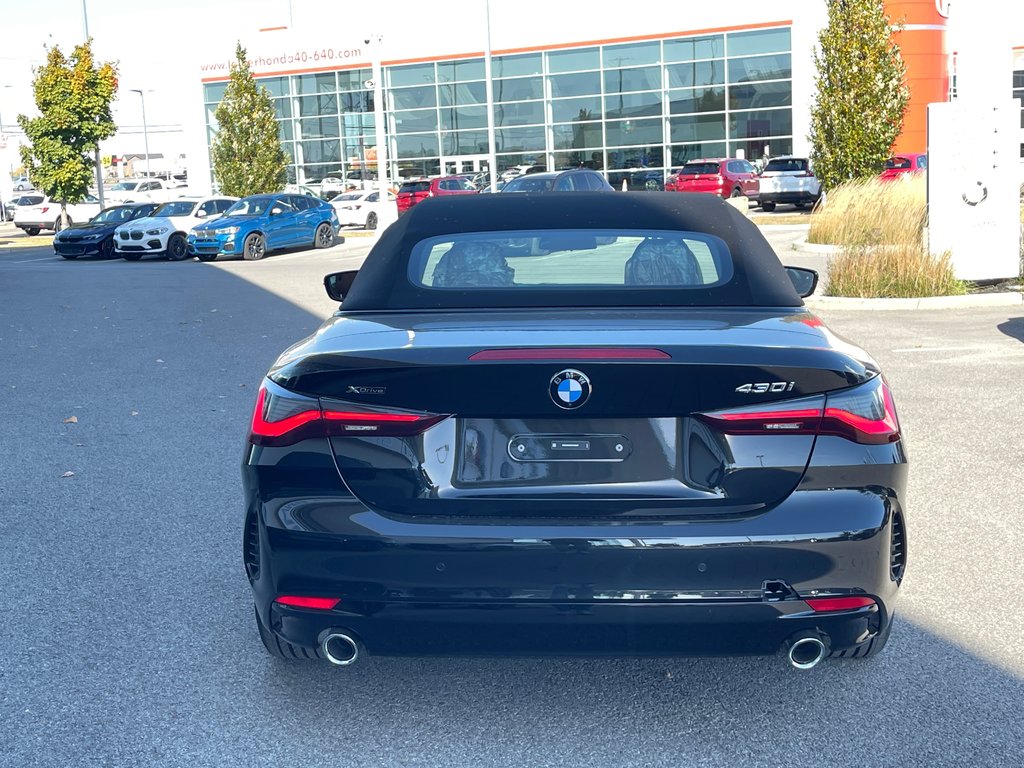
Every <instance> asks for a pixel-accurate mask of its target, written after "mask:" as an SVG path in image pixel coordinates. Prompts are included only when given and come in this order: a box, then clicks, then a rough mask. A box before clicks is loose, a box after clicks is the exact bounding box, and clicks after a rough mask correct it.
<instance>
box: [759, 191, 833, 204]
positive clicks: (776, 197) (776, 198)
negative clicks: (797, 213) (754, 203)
mask: <svg viewBox="0 0 1024 768" xmlns="http://www.w3.org/2000/svg"><path fill="white" fill-rule="evenodd" d="M819 196H820V195H819V194H818V193H812V192H808V191H805V190H793V191H785V192H761V193H759V195H758V199H759V200H760V201H761V202H762V203H813V202H817V200H818V197H819Z"/></svg>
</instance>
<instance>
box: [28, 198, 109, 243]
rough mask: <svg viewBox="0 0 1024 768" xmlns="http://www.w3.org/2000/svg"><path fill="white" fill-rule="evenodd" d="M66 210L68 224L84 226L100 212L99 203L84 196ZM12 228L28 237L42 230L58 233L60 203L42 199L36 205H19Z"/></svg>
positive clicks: (59, 227) (59, 228)
mask: <svg viewBox="0 0 1024 768" xmlns="http://www.w3.org/2000/svg"><path fill="white" fill-rule="evenodd" d="M67 209H68V223H69V224H75V223H78V224H84V223H85V222H87V221H88V220H89V219H91V218H92V217H93V216H95V215H96V214H97V213H99V212H100V201H99V200H97V199H96V198H95V197H93V196H92V195H86V196H85V200H83V201H82V202H80V203H68V206H67ZM14 226H16V227H18V228H20V229H23V230H25V233H26V234H29V235H38V234H39V232H40V231H41V230H44V229H48V230H50V231H52V232H60V230H61V219H60V203H59V202H56V201H54V200H51V199H50V198H49V197H44V198H43V201H42V202H41V203H39V204H38V205H19V206H18V210H16V211H15V212H14Z"/></svg>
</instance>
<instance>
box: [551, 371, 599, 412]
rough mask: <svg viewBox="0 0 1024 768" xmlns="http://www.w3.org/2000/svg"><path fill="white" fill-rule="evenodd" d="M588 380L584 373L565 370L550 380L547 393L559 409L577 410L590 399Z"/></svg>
mask: <svg viewBox="0 0 1024 768" xmlns="http://www.w3.org/2000/svg"><path fill="white" fill-rule="evenodd" d="M591 389H592V387H591V386H590V379H589V378H587V375H586V374H585V373H581V372H580V371H577V370H574V369H572V368H566V369H565V370H564V371H559V372H558V373H556V374H555V375H554V376H553V377H552V378H551V384H550V385H549V386H548V392H549V393H550V395H551V399H552V400H553V401H554V403H555V405H557V406H558V407H559V408H566V409H569V410H571V409H573V408H579V407H580V406H581V405H583V404H584V403H585V402H587V400H589V399H590V392H591Z"/></svg>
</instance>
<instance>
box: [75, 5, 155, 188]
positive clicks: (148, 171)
mask: <svg viewBox="0 0 1024 768" xmlns="http://www.w3.org/2000/svg"><path fill="white" fill-rule="evenodd" d="M83 2H84V0H83ZM128 90H129V91H131V92H132V93H137V94H139V98H141V99H142V142H143V145H144V146H145V147H146V176H151V175H152V172H151V169H150V167H149V127H148V126H147V125H146V94H145V92H144V91H143V90H142V89H141V88H129V89H128Z"/></svg>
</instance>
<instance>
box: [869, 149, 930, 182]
mask: <svg viewBox="0 0 1024 768" xmlns="http://www.w3.org/2000/svg"><path fill="white" fill-rule="evenodd" d="M927 170H928V155H926V154H924V153H915V154H910V155H893V156H892V157H890V158H889V159H888V160H886V161H885V170H884V171H882V172H881V173H880V174H879V175H878V178H879V180H881V181H894V180H896V179H902V178H906V174H908V173H924V172H925V171H927Z"/></svg>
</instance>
